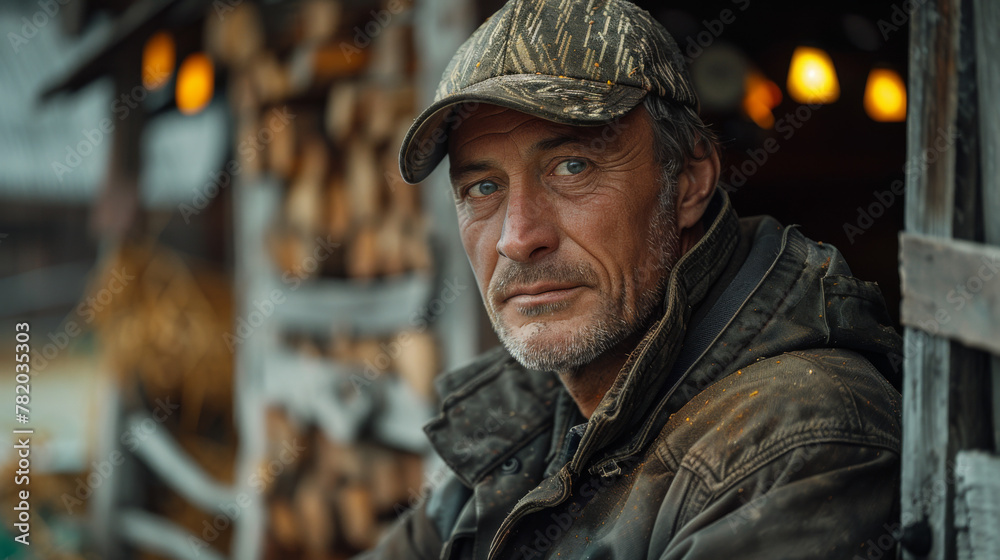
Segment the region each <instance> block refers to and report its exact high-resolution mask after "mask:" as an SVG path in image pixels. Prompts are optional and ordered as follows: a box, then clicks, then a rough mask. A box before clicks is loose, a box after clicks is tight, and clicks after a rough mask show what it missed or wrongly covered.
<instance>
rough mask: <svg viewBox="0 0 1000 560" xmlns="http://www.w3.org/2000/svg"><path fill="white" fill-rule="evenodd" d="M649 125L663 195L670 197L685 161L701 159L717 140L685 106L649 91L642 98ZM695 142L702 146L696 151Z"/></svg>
mask: <svg viewBox="0 0 1000 560" xmlns="http://www.w3.org/2000/svg"><path fill="white" fill-rule="evenodd" d="M642 106H643V107H645V108H646V112H647V113H649V116H650V118H651V119H652V122H651V123H650V124H651V125H652V127H653V141H654V143H655V146H654V148H655V150H656V157H657V159H658V160H659V162H660V166H661V168H662V169H663V186H664V190H665V191H667V192H664V193H663V194H664V196H669V197H670V198H671V199H672V198H673V195H674V192H673V191H674V190H675V189H674V186H675V185H676V182H677V175H678V174H679V173H680V172H681V170H682V169H683V168H684V164H685V163H686V162H688V161H701V160H704V159H706V158H709V157H712V154H713V153H715V152H718V151H719V140H718V138H717V137H716V135H715V133H714V132H712V129H710V128H709V127H708V125H706V124H705V123H704V122H703V121H702V120H701V117H699V116H698V113H697V111H695V110H694V109H692V108H691V107H688V106H686V105H680V104H678V103H675V102H672V101H670V100H667V99H665V98H663V97H660V96H659V95H654V94H649V95H647V96H646V97H645V98H644V99H643V100H642ZM699 145H703V146H704V149H703V150H701V153H700V154H699V147H700V146H699Z"/></svg>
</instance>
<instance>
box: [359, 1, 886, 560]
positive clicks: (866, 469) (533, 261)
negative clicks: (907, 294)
mask: <svg viewBox="0 0 1000 560" xmlns="http://www.w3.org/2000/svg"><path fill="white" fill-rule="evenodd" d="M445 155H448V156H449V157H450V177H451V183H452V189H453V194H454V197H455V205H456V209H457V212H458V218H459V226H460V230H461V237H462V242H463V244H464V247H465V250H466V252H467V253H468V256H469V260H470V262H471V264H472V267H473V270H474V271H475V275H476V279H477V283H478V285H479V289H480V291H481V293H482V296H483V300H484V302H485V305H486V309H487V311H488V314H489V317H490V320H491V321H492V323H493V326H494V328H495V330H496V332H497V333H498V336H499V337H500V340H501V341H502V342H503V347H502V348H500V349H497V350H494V351H492V352H489V353H487V354H486V355H484V356H482V357H480V358H479V359H478V360H476V361H475V363H473V364H471V365H469V366H468V367H465V368H462V369H461V370H459V371H455V372H452V373H449V374H445V375H444V376H443V377H442V378H440V380H439V383H438V389H439V391H440V393H441V397H442V405H441V414H440V416H438V417H437V418H436V419H434V420H433V421H431V422H430V423H429V424H428V425H427V427H426V428H425V429H426V432H427V434H428V437H429V438H430V440H431V442H432V443H433V445H434V446H435V448H436V450H437V452H438V453H439V454H440V456H441V457H442V459H443V460H444V462H445V463H446V464H447V466H448V473H447V476H446V477H445V478H444V479H443V481H441V482H439V483H435V484H434V485H433V486H432V487H431V488H430V489H429V496H430V497H429V498H428V499H427V500H426V501H425V502H423V503H421V504H420V505H419V507H417V508H415V509H414V510H413V511H412V512H411V513H410V514H408V515H407V516H405V517H404V518H403V519H402V520H401V521H400V523H398V524H397V526H396V527H394V528H393V529H392V530H390V531H389V533H388V534H387V535H386V537H385V538H384V539H383V541H382V542H381V543H380V544H379V546H378V548H376V549H375V550H374V551H372V552H370V553H369V555H370V557H377V558H390V559H401V558H419V559H436V558H447V559H494V558H503V559H508V558H525V559H527V558H569V559H580V558H594V559H609V558H614V559H627V560H636V559H647V558H648V559H675V558H676V559H679V558H685V559H696V558H698V559H701V558H704V559H719V558H723V559H724V558H768V559H773V558H780V559H789V558H810V559H816V558H852V557H854V556H855V555H859V556H860V557H861V558H865V557H868V556H867V553H868V552H869V551H870V550H871V548H872V547H873V546H876V545H873V543H874V542H876V541H878V542H885V538H884V535H886V534H888V535H890V537H891V538H896V536H897V535H896V530H897V529H898V527H897V526H895V525H893V520H894V519H895V508H896V501H897V492H896V487H897V481H898V474H897V471H898V466H899V438H900V426H899V416H900V404H899V394H898V393H897V392H896V390H895V389H894V388H893V387H892V386H891V384H890V383H888V382H887V381H886V379H885V377H884V376H883V373H882V372H880V371H879V369H878V368H881V369H882V371H883V372H885V373H886V374H889V372H891V367H890V366H889V362H888V359H887V358H888V357H889V356H890V355H891V354H893V353H898V350H899V348H900V339H899V337H898V335H897V334H896V333H895V331H894V330H893V329H892V328H891V327H889V326H886V325H887V324H888V322H889V321H888V318H887V314H886V312H885V307H884V303H883V301H882V297H881V295H880V293H879V292H878V288H877V287H876V286H874V285H873V284H869V283H866V282H862V281H860V280H857V279H855V278H853V277H852V276H851V275H850V270H849V268H848V267H847V264H846V263H845V262H844V260H843V258H842V257H841V256H840V254H839V252H838V251H837V250H836V249H835V248H833V247H831V246H830V245H823V244H820V243H815V242H813V241H810V240H809V239H807V238H805V237H804V236H803V235H802V234H801V233H799V231H798V230H797V229H795V228H785V227H782V226H781V225H779V224H778V223H777V222H776V221H775V220H774V219H772V218H769V217H756V218H750V219H742V220H739V219H737V217H736V215H735V213H734V211H733V209H732V208H731V206H730V203H729V200H728V198H727V197H726V195H725V193H724V192H723V191H722V190H721V189H719V188H718V187H717V180H718V176H719V156H718V149H717V146H716V143H715V140H714V137H713V136H712V134H711V132H710V131H709V130H708V129H707V128H706V127H705V125H704V124H703V123H702V122H701V120H700V119H699V117H698V114H697V99H696V97H695V94H694V92H693V89H692V87H691V84H690V80H689V78H688V75H687V73H686V69H685V68H684V65H683V62H682V61H681V57H680V54H679V51H678V49H677V46H676V44H675V43H674V41H673V39H672V38H671V37H670V36H669V35H668V34H667V33H666V31H665V30H664V29H663V28H662V27H661V26H660V25H659V24H658V23H656V22H655V21H654V20H653V19H652V18H651V17H650V16H649V14H648V13H646V12H644V11H642V10H640V9H638V8H637V7H635V6H634V5H632V4H629V3H627V2H626V1H624V0H604V1H598V0H589V1H586V2H573V1H571V0H511V1H510V2H509V3H508V4H507V5H505V6H504V7H503V8H502V9H501V10H500V11H499V12H498V13H496V14H495V15H494V16H493V17H492V18H491V19H490V20H488V21H487V22H486V23H485V24H484V25H483V26H482V27H481V28H480V29H479V30H478V31H476V32H475V34H473V36H472V37H471V38H470V39H469V40H468V41H467V42H466V43H465V44H464V45H463V46H462V47H461V48H460V50H459V51H458V53H457V54H456V55H455V57H454V59H453V60H452V62H451V64H450V65H449V67H448V69H447V70H446V72H445V74H444V78H443V80H442V82H441V86H440V89H439V91H438V94H437V100H436V101H435V103H434V104H433V105H431V107H430V108H428V109H427V110H426V111H425V112H423V113H422V114H421V115H420V116H419V117H418V118H417V120H416V122H415V123H414V125H413V127H412V128H411V129H410V132H409V134H408V135H407V137H406V139H405V140H404V142H403V146H402V150H401V154H400V166H401V170H402V174H403V177H404V178H405V179H406V180H407V181H409V182H418V181H420V180H422V179H424V178H425V177H426V176H427V175H428V174H429V173H430V172H431V170H433V168H434V167H435V166H436V165H437V164H438V163H439V162H440V161H441V159H442V158H443V157H444V156H445ZM876 365H877V367H876ZM879 537H883V539H882V540H881V541H880V540H879ZM876 552H879V553H883V552H882V551H881V550H877V551H876Z"/></svg>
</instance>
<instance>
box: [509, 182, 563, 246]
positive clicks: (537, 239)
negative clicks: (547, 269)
mask: <svg viewBox="0 0 1000 560" xmlns="http://www.w3.org/2000/svg"><path fill="white" fill-rule="evenodd" d="M558 244H559V230H558V226H557V225H556V216H555V213H554V209H553V208H551V207H550V206H549V205H548V203H547V200H546V197H545V193H544V192H543V189H542V188H541V187H540V186H537V185H511V188H510V189H509V190H508V196H507V210H506V213H505V215H504V221H503V231H502V232H501V233H500V240H499V241H498V242H497V252H498V253H500V254H501V255H503V256H505V257H507V258H508V259H510V260H513V261H518V262H529V261H532V260H538V259H539V258H541V257H543V256H544V255H547V254H548V253H551V252H552V251H555V249H556V247H557V246H558Z"/></svg>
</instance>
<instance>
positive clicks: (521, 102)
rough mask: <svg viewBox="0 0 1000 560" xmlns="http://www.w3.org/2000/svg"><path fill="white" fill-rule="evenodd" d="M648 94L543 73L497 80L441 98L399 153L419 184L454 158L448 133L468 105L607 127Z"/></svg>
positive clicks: (402, 168) (408, 177) (408, 176)
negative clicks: (460, 108)
mask: <svg viewBox="0 0 1000 560" xmlns="http://www.w3.org/2000/svg"><path fill="white" fill-rule="evenodd" d="M645 96H646V90H644V89H641V88H637V87H632V86H623V85H618V84H602V83H600V82H594V81H590V80H581V79H577V78H568V77H557V76H547V75H538V74H513V75H506V76H497V77H495V78H490V79H488V80H484V81H482V82H479V83H477V84H473V85H471V86H469V87H467V88H464V89H463V90H462V91H461V92H459V93H456V94H454V95H449V96H447V97H445V98H444V99H440V100H438V101H437V102H435V103H434V104H433V105H431V106H430V107H428V108H427V109H426V110H425V111H424V112H422V113H421V114H420V116H418V117H417V118H416V120H415V121H414V122H413V125H412V126H410V129H409V130H408V131H407V132H406V136H405V137H404V138H403V144H402V146H401V147H400V149H399V172H400V174H401V175H402V176H403V180H404V181H406V182H407V183H419V182H420V181H423V180H424V179H426V178H427V176H428V175H430V174H431V172H432V171H434V168H435V167H437V164H439V163H441V160H442V159H444V156H446V155H447V154H448V134H449V133H450V132H451V130H452V129H453V128H455V127H456V126H458V125H459V124H461V121H462V119H464V118H467V117H468V112H466V111H454V107H455V105H459V104H462V103H488V104H491V105H497V106H500V107H505V108H507V109H514V110H515V111H520V112H522V113H527V114H529V115H533V116H536V117H539V118H542V119H546V120H550V121H554V122H557V123H561V124H569V125H577V126H594V125H601V124H607V123H609V122H611V121H613V120H615V119H617V118H618V117H621V116H622V115H624V114H625V113H628V112H629V111H631V110H632V109H633V108H635V106H636V105H638V104H639V102H640V101H642V99H643V97H645Z"/></svg>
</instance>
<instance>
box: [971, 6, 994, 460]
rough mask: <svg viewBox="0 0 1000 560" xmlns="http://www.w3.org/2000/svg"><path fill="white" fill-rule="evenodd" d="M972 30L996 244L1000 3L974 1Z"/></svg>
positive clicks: (986, 192) (989, 234) (989, 231)
mask: <svg viewBox="0 0 1000 560" xmlns="http://www.w3.org/2000/svg"><path fill="white" fill-rule="evenodd" d="M974 9H975V17H974V18H973V20H974V22H975V23H974V25H975V29H976V80H977V84H978V86H979V116H980V119H979V149H980V158H979V160H980V161H981V162H982V163H981V165H982V173H981V176H982V177H981V180H982V186H983V191H982V192H983V213H984V215H985V216H986V217H987V218H988V219H985V220H983V230H984V231H983V233H984V238H985V240H986V242H987V243H989V244H991V245H1000V219H997V217H998V216H1000V105H998V104H997V103H996V100H997V99H1000V65H998V64H997V62H996V57H995V53H997V52H1000V34H998V33H997V32H996V30H997V29H998V26H1000V3H997V2H995V1H992V0H974ZM992 370H993V402H994V404H995V406H994V410H993V437H994V441H993V444H994V447H996V448H997V449H1000V356H994V357H993V360H992Z"/></svg>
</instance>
